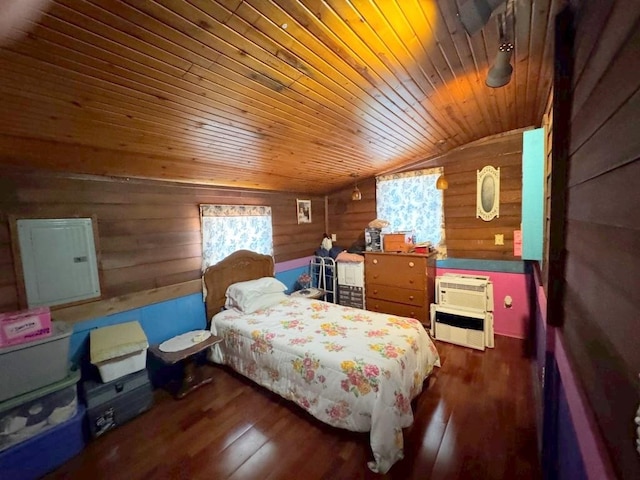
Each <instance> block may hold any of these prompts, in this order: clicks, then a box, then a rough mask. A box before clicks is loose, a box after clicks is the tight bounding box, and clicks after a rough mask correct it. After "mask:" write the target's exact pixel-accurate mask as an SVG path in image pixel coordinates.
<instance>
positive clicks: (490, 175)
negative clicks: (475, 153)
mask: <svg viewBox="0 0 640 480" xmlns="http://www.w3.org/2000/svg"><path fill="white" fill-rule="evenodd" d="M477 179H478V184H477V192H478V193H477V199H476V217H479V218H481V219H482V220H484V221H485V222H488V221H489V220H493V219H494V218H496V217H497V218H499V217H500V167H498V168H493V167H492V166H490V165H487V166H486V167H484V168H483V169H482V170H477Z"/></svg>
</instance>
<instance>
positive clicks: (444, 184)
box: [436, 173, 449, 190]
mask: <svg viewBox="0 0 640 480" xmlns="http://www.w3.org/2000/svg"><path fill="white" fill-rule="evenodd" d="M436 188H437V189H438V190H446V189H447V188H449V182H448V181H447V179H446V177H445V176H444V173H443V174H442V175H440V176H439V177H438V180H436Z"/></svg>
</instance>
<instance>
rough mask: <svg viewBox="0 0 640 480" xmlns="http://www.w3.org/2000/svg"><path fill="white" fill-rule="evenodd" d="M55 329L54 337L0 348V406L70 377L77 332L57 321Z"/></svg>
mask: <svg viewBox="0 0 640 480" xmlns="http://www.w3.org/2000/svg"><path fill="white" fill-rule="evenodd" d="M52 326H53V334H52V335H51V336H50V337H47V338H44V339H42V340H38V341H35V342H29V343H23V344H20V345H13V346H11V347H3V348H0V378H1V379H2V381H0V402H3V401H4V400H7V399H9V398H12V397H17V396H18V395H22V394H23V393H27V392H30V391H32V390H36V389H38V388H41V387H44V386H46V385H49V384H51V383H55V382H59V381H60V380H62V379H64V378H65V377H66V376H67V375H68V373H69V339H70V337H71V332H72V331H73V328H72V327H71V325H69V324H66V323H64V322H57V321H56V322H53V323H52Z"/></svg>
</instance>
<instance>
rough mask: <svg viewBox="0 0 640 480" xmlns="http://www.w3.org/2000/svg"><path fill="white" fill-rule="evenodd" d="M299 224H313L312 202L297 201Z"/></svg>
mask: <svg viewBox="0 0 640 480" xmlns="http://www.w3.org/2000/svg"><path fill="white" fill-rule="evenodd" d="M296 207H297V209H296V211H297V212H298V223H311V200H300V199H296Z"/></svg>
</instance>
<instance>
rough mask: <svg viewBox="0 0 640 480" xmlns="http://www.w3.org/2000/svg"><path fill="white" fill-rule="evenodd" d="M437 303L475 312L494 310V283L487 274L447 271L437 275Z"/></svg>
mask: <svg viewBox="0 0 640 480" xmlns="http://www.w3.org/2000/svg"><path fill="white" fill-rule="evenodd" d="M435 300H436V303H437V304H438V305H440V306H443V307H450V308H456V309H461V310H469V311H474V312H493V284H492V283H491V281H490V280H489V277H487V276H482V275H479V276H474V275H462V274H456V273H445V274H444V275H440V276H438V277H436V298H435Z"/></svg>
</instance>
